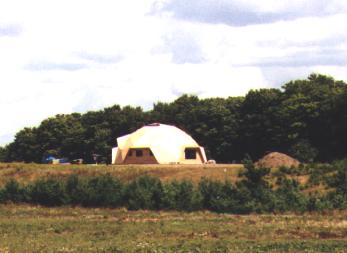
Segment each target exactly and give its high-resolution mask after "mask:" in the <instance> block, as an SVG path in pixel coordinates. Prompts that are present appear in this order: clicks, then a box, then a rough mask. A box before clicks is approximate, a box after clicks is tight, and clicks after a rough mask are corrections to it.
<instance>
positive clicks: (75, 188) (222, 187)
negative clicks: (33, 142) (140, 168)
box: [0, 161, 347, 214]
mask: <svg viewBox="0 0 347 253" xmlns="http://www.w3.org/2000/svg"><path fill="white" fill-rule="evenodd" d="M245 168H246V169H245V171H244V172H243V173H242V174H240V177H242V179H240V180H239V181H238V182H237V183H236V184H232V183H230V182H219V181H211V180H209V179H206V178H205V179H202V180H201V181H200V183H199V184H198V185H197V186H195V185H193V183H192V182H190V181H180V182H177V181H173V182H169V183H163V182H161V181H160V180H159V179H158V178H154V177H150V176H142V177H139V178H137V179H136V180H134V181H132V182H130V183H126V184H124V183H122V182H121V181H120V180H119V179H117V178H113V177H111V176H110V175H102V176H97V177H92V178H82V177H79V176H77V175H71V176H70V177H69V178H68V179H67V180H61V179H54V178H50V179H41V180H38V181H35V182H33V183H31V184H28V185H20V184H19V183H18V182H17V181H15V180H11V181H9V182H8V183H7V184H6V185H5V186H4V187H3V188H2V189H0V203H6V202H15V203H18V202H19V203H20V202H24V203H34V204H41V205H46V206H60V205H80V206H85V207H126V208H128V209H131V210H137V209H150V210H183V211H194V210H202V209H204V210H211V211H215V212H227V213H237V214H244V213H251V212H257V213H266V212H285V211H295V212H304V211H316V210H318V211H319V210H325V209H344V208H347V184H346V181H347V176H346V170H339V172H338V173H337V174H336V175H335V176H334V177H333V179H332V180H331V186H332V187H334V189H335V190H333V191H329V193H327V194H325V195H322V194H320V195H318V194H311V195H307V194H304V193H303V192H302V191H301V188H302V187H301V185H300V184H299V183H298V182H297V181H295V180H293V179H289V178H287V177H278V178H277V182H276V187H273V186H271V185H270V184H269V182H268V181H267V180H266V176H267V175H268V174H269V172H270V170H269V169H267V168H255V167H254V166H253V164H252V163H251V162H249V161H248V162H247V161H246V163H245Z"/></svg>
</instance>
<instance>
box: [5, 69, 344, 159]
mask: <svg viewBox="0 0 347 253" xmlns="http://www.w3.org/2000/svg"><path fill="white" fill-rule="evenodd" d="M151 122H161V123H165V124H173V125H176V126H178V127H180V128H181V129H183V130H185V131H187V132H188V133H189V134H191V135H192V136H193V138H195V139H196V140H197V141H198V142H199V144H200V145H202V146H204V147H205V148H206V151H207V155H208V157H209V158H212V159H215V160H217V161H218V162H233V161H238V162H239V161H241V159H242V158H243V157H244V156H245V154H250V155H251V156H252V157H253V158H254V159H257V158H259V157H261V156H263V155H264V154H265V153H266V152H269V151H282V152H285V153H288V154H291V155H293V156H294V157H296V158H298V159H300V160H301V161H304V162H311V161H332V160H335V159H341V158H344V157H346V156H347V149H346V148H345V143H347V85H346V84H345V83H344V82H342V81H336V80H334V79H333V78H331V77H328V76H324V75H318V74H311V75H310V76H309V77H308V79H306V80H295V81H290V82H288V83H287V84H285V85H284V86H283V87H282V89H260V90H251V91H249V92H248V94H246V96H245V97H229V98H225V99H224V98H208V99H199V98H198V97H196V96H189V95H183V96H181V97H179V98H178V99H176V100H175V101H173V102H171V103H163V102H158V103H156V104H154V106H153V109H152V110H150V111H147V112H144V111H143V110H142V108H140V107H131V106H126V107H123V108H121V107H120V106H118V105H114V106H112V107H109V108H105V109H103V110H100V111H91V112H87V113H85V114H78V113H73V114H70V115H56V116H55V117H52V118H48V119H46V120H44V121H43V122H42V123H41V124H40V125H39V126H38V127H34V128H24V129H23V130H21V131H19V132H18V133H17V134H16V136H15V140H14V141H13V142H12V143H10V144H9V145H7V146H6V147H3V148H0V161H24V162H40V161H41V160H42V159H43V158H44V157H45V156H47V155H55V156H58V157H67V158H70V159H74V158H83V159H84V160H85V161H86V162H91V161H92V154H99V155H101V157H100V159H101V161H104V162H108V163H109V162H110V152H111V148H112V147H113V146H115V145H116V138H117V137H118V136H121V135H124V134H127V133H129V132H131V131H134V130H136V129H137V128H139V127H141V126H143V125H144V124H148V123H151Z"/></svg>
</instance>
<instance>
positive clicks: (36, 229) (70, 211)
mask: <svg viewBox="0 0 347 253" xmlns="http://www.w3.org/2000/svg"><path fill="white" fill-rule="evenodd" d="M346 239H347V212H334V213H328V214H305V215H294V214H290V215H245V216H243V215H227V214H215V213H210V212H193V213H184V212H183V213H182V212H163V211H161V212H153V211H132V212H131V211H127V210H125V209H87V208H79V207H76V208H74V207H60V208H45V207H40V206H29V205H1V206H0V253H1V252H19V253H20V252H153V253H154V252H157V253H158V252H293V253H294V252H347V240H346Z"/></svg>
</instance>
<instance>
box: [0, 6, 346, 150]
mask: <svg viewBox="0 0 347 253" xmlns="http://www.w3.org/2000/svg"><path fill="white" fill-rule="evenodd" d="M313 72H316V73H321V74H326V75H330V76H333V77H334V78H335V79H338V80H344V81H347V1H345V0H330V1H326V0H290V1H287V0H281V1H278V0H262V1H259V0H194V1H189V0H141V1H138V0H127V1H116V0H73V1H71V0H69V1H68V0H59V1H57V0H55V1H53V0H31V1H24V0H11V1H6V0H0V117H1V121H0V145H5V144H6V143H9V142H11V141H12V140H13V138H14V135H15V133H16V132H18V131H19V130H20V129H22V128H23V127H32V126H37V125H38V124H39V123H40V122H41V121H42V120H43V119H45V118H47V117H51V116H54V115H56V114H59V113H72V112H81V113H83V112H86V111H89V110H97V109H102V108H104V107H107V106H111V105H114V104H119V105H122V106H124V105H133V106H142V107H143V108H144V109H145V110H148V109H151V108H152V106H153V103H156V102H158V101H163V102H170V101H173V100H174V99H176V98H177V97H179V96H180V95H182V94H194V95H198V96H199V97H201V98H205V97H216V96H218V97H228V96H243V95H245V94H246V93H247V91H249V90H250V89H259V88H269V87H277V88H279V87H281V86H282V85H283V84H284V83H286V82H287V81H289V80H293V79H301V78H306V77H307V76H308V75H309V74H310V73H313Z"/></svg>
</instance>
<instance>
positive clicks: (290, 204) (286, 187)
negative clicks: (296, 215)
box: [275, 178, 307, 212]
mask: <svg viewBox="0 0 347 253" xmlns="http://www.w3.org/2000/svg"><path fill="white" fill-rule="evenodd" d="M278 182H279V183H278V184H279V187H278V189H277V190H276V192H275V194H276V196H275V203H276V204H275V209H276V210H277V211H280V212H284V211H300V212H303V211H305V210H306V208H307V198H306V197H305V195H304V194H303V193H301V192H300V184H299V182H298V181H296V180H294V179H287V178H282V179H281V180H279V181H278Z"/></svg>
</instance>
